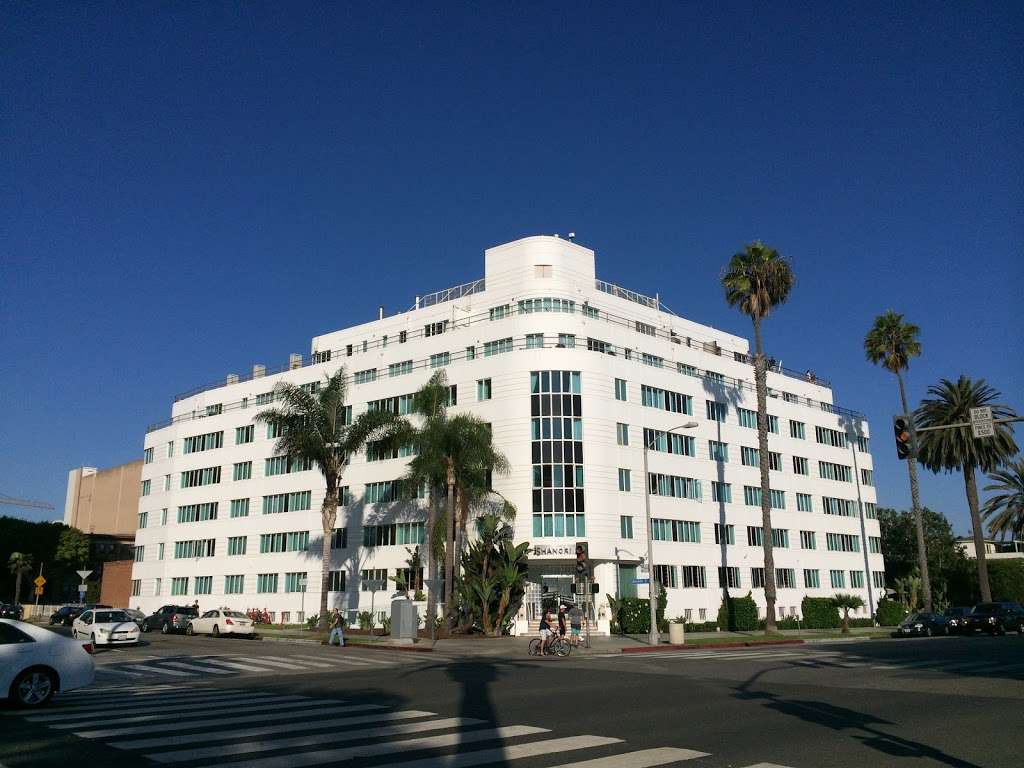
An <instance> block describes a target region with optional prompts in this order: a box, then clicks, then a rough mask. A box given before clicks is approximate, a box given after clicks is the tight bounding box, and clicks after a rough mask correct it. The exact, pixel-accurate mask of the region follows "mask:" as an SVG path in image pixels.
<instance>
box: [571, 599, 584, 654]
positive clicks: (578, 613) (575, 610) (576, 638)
mask: <svg viewBox="0 0 1024 768" xmlns="http://www.w3.org/2000/svg"><path fill="white" fill-rule="evenodd" d="M569 626H570V627H571V628H572V637H571V638H570V639H569V642H571V643H572V644H573V645H579V644H580V633H581V632H582V631H583V611H582V610H580V607H579V606H578V605H574V606H573V607H572V608H570V609H569Z"/></svg>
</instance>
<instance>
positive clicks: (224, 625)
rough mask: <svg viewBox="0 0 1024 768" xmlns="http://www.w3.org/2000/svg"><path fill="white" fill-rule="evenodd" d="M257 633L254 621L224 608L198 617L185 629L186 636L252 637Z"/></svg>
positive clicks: (242, 614)
mask: <svg viewBox="0 0 1024 768" xmlns="http://www.w3.org/2000/svg"><path fill="white" fill-rule="evenodd" d="M255 632H256V629H255V627H253V624H252V619H250V618H249V617H248V616H246V615H245V614H244V613H240V612H239V611H229V610H226V609H224V608H217V609H214V610H212V611H207V612H206V613H204V614H203V615H202V616H196V617H195V618H194V619H192V620H190V621H189V623H188V626H187V627H185V634H186V635H213V636H214V637H220V636H221V635H248V636H249V637H252V635H254V634H255Z"/></svg>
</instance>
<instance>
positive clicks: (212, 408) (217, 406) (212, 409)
mask: <svg viewBox="0 0 1024 768" xmlns="http://www.w3.org/2000/svg"><path fill="white" fill-rule="evenodd" d="M223 412H224V406H223V405H222V404H221V403H214V404H213V405H208V406H206V415H207V416H220V415H221V414H222V413H223Z"/></svg>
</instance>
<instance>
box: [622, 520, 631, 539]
mask: <svg viewBox="0 0 1024 768" xmlns="http://www.w3.org/2000/svg"><path fill="white" fill-rule="evenodd" d="M619 536H620V537H621V538H623V539H632V538H633V518H632V516H631V515H619Z"/></svg>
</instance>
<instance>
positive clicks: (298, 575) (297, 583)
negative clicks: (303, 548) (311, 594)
mask: <svg viewBox="0 0 1024 768" xmlns="http://www.w3.org/2000/svg"><path fill="white" fill-rule="evenodd" d="M306 579H307V576H306V572H305V571H292V572H290V573H286V574H285V575H284V591H285V592H305V591H306V587H305V585H304V582H305V581H306Z"/></svg>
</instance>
